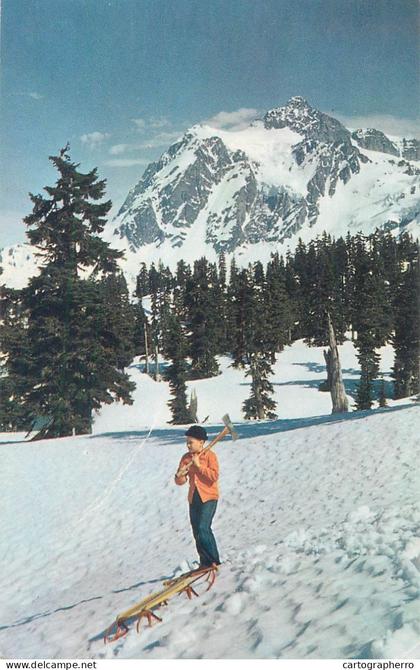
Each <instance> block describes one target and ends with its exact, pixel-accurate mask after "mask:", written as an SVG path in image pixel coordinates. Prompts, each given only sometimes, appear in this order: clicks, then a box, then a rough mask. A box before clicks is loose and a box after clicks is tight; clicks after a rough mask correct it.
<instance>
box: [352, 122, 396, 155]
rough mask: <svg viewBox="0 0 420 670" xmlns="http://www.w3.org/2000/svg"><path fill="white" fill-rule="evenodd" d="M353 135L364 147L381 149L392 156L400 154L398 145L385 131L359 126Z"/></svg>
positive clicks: (374, 149) (373, 149) (372, 149)
mask: <svg viewBox="0 0 420 670" xmlns="http://www.w3.org/2000/svg"><path fill="white" fill-rule="evenodd" d="M351 136H352V137H353V139H354V140H356V142H357V144H358V145H359V146H360V147H362V148H363V149H370V150H371V151H381V152H382V153H384V154H391V155H392V156H399V155H400V151H399V149H398V147H397V146H396V145H395V144H394V143H393V142H391V140H389V139H388V137H387V136H386V135H385V134H384V133H382V132H381V131H380V130H375V128H367V129H366V130H363V129H361V128H359V129H358V130H355V131H354V132H353V133H352V135H351Z"/></svg>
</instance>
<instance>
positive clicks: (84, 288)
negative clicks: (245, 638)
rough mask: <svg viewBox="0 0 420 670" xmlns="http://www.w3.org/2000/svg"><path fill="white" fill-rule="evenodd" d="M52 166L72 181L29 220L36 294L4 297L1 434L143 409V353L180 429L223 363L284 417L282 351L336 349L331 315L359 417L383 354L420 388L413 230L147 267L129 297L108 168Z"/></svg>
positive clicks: (266, 408) (65, 160) (61, 181)
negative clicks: (137, 377)
mask: <svg viewBox="0 0 420 670" xmlns="http://www.w3.org/2000/svg"><path fill="white" fill-rule="evenodd" d="M50 160H51V161H52V163H53V165H54V166H55V168H56V169H57V170H58V172H59V178H58V180H57V182H56V184H55V185H54V186H53V187H45V191H46V194H47V195H46V196H45V195H32V194H30V197H31V200H32V203H33V211H32V213H31V214H30V215H28V216H27V217H26V218H25V223H26V225H27V227H28V230H27V236H28V239H29V241H30V243H31V244H32V245H33V246H35V247H36V248H37V250H38V255H39V269H40V271H39V274H38V275H37V276H36V277H32V278H31V279H30V280H29V283H28V285H27V286H26V287H25V288H23V289H20V290H17V289H11V288H8V287H5V286H3V287H2V291H1V308H2V323H1V326H0V336H1V343H2V345H1V350H2V361H1V363H2V373H1V377H0V381H1V385H2V389H1V394H0V429H1V430H28V431H29V430H31V429H34V428H35V427H36V426H37V427H38V428H37V438H39V437H58V436H65V435H71V434H81V433H87V432H90V431H91V425H92V416H93V412H94V411H95V410H98V409H99V407H100V406H101V404H103V403H111V402H113V401H114V400H121V401H122V402H124V403H132V402H133V401H132V397H131V393H132V391H133V390H134V386H135V385H134V383H133V382H131V381H130V379H129V376H128V374H127V373H126V371H125V368H126V367H127V366H128V365H129V364H130V363H131V362H132V360H133V358H134V356H142V357H144V360H145V368H146V371H147V372H149V373H150V374H153V375H154V376H155V378H156V379H165V380H167V381H168V382H169V385H170V389H171V400H170V409H171V413H172V421H173V422H174V423H180V424H182V423H188V422H190V421H195V420H196V419H197V416H196V409H197V399H196V398H192V399H190V400H188V398H187V387H186V382H187V381H188V380H193V379H198V378H204V377H212V376H215V375H218V374H219V372H220V370H219V364H218V360H217V357H218V356H221V355H224V356H229V357H230V358H231V360H232V365H233V366H235V367H238V368H243V369H244V370H245V374H246V376H247V377H248V378H249V380H250V397H249V398H248V399H247V400H246V401H245V402H244V404H243V412H244V416H245V417H246V418H259V419H261V418H275V417H276V414H275V408H276V407H275V402H274V400H273V399H272V393H273V386H272V384H271V382H270V377H271V375H272V365H273V364H274V362H275V360H276V354H278V353H280V352H281V351H282V350H283V349H284V347H285V346H287V345H290V344H291V343H292V342H294V341H295V340H297V339H301V338H303V339H304V340H305V342H306V343H307V344H308V345H310V346H327V345H328V344H329V336H328V332H329V330H328V328H329V325H328V324H329V322H328V318H330V321H331V322H332V324H333V326H334V331H335V338H336V341H337V344H342V343H343V342H344V339H345V336H346V333H348V332H349V331H350V336H351V339H352V340H353V341H354V345H355V347H356V351H357V357H358V361H359V364H360V369H361V376H360V381H359V384H358V386H357V391H356V396H355V402H356V408H358V409H366V408H370V407H371V406H372V403H373V400H374V399H375V398H376V397H377V396H378V391H377V390H376V389H377V385H376V387H375V381H376V380H377V379H378V375H379V356H378V351H377V350H378V348H379V347H381V346H382V345H384V344H385V343H387V342H390V343H392V345H393V347H394V352H395V360H394V365H393V368H392V377H393V386H394V397H395V398H400V397H406V396H409V395H413V394H416V393H419V390H420V389H419V332H420V315H419V286H420V281H419V276H420V275H419V247H418V242H417V241H415V240H414V239H413V238H412V236H410V235H409V234H407V233H403V234H401V235H400V236H399V237H394V236H393V235H391V234H390V233H389V232H384V231H379V230H377V231H376V232H375V233H374V234H371V235H368V236H365V235H363V234H361V233H358V234H357V235H354V236H351V235H350V234H348V235H347V236H346V237H345V238H338V239H333V238H331V236H330V235H328V234H326V233H324V234H323V235H321V236H319V237H318V238H316V239H315V240H312V241H310V242H309V243H307V244H305V243H304V242H303V241H302V240H299V243H298V245H297V247H296V249H295V250H294V252H290V251H288V252H287V253H286V255H285V257H283V256H281V255H279V253H272V254H271V258H270V260H269V261H268V262H267V263H265V264H263V263H262V262H260V261H256V262H254V263H249V264H248V266H247V267H238V265H237V263H236V261H235V258H232V260H231V261H230V263H229V267H227V262H226V258H225V256H224V254H223V253H222V254H220V256H219V258H218V261H217V262H210V261H209V260H208V259H206V258H205V257H202V258H199V259H197V260H196V261H195V262H194V263H193V265H192V266H191V265H189V264H187V263H185V262H184V261H182V260H180V261H179V262H178V264H177V266H176V268H175V269H173V270H171V269H170V268H169V267H167V266H165V265H164V264H163V263H162V262H161V263H159V264H158V265H157V266H156V265H155V264H153V263H152V264H151V265H149V266H147V265H146V264H145V263H142V264H141V266H140V268H139V273H138V276H137V281H136V290H135V293H134V295H133V296H130V295H129V291H128V288H127V283H126V280H125V278H124V275H123V274H122V273H121V271H120V270H119V267H118V260H119V259H120V258H121V257H122V252H120V251H117V250H115V249H112V248H111V247H110V245H109V244H108V243H107V242H105V241H104V240H103V239H102V238H101V232H102V231H103V229H104V226H105V223H106V215H107V214H108V212H109V210H110V208H111V206H112V204H111V202H110V201H105V202H99V201H101V200H102V198H103V197H104V193H105V186H106V180H100V179H99V178H98V175H97V170H96V168H95V169H94V170H92V171H90V172H88V173H82V172H81V171H79V169H78V168H79V164H76V163H74V162H72V160H71V158H70V156H69V147H68V145H67V146H66V147H65V148H64V149H62V150H61V151H60V153H59V155H58V156H51V157H50ZM162 358H163V359H165V361H167V362H169V365H167V364H166V365H165V366H163V365H161V364H160V361H161V360H162ZM381 389H382V390H381ZM383 395H384V388H383V385H382V386H379V396H380V397H379V398H378V399H380V400H381V398H382V401H383V397H382V396H383Z"/></svg>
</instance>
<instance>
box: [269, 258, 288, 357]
mask: <svg viewBox="0 0 420 670" xmlns="http://www.w3.org/2000/svg"><path fill="white" fill-rule="evenodd" d="M261 302H262V303H263V304H264V305H265V312H266V313H265V316H264V318H265V331H266V341H267V344H266V348H267V350H269V351H270V352H271V360H272V362H273V363H274V361H275V356H274V354H275V352H281V351H283V349H284V346H285V345H286V344H288V343H289V342H290V337H291V331H292V329H293V325H294V321H295V312H294V310H293V307H292V304H291V301H290V300H289V296H288V293H287V288H286V268H285V265H284V261H283V259H280V258H279V255H278V253H275V254H272V258H271V261H270V262H269V263H268V264H267V271H266V286H265V291H264V292H263V295H262V296H261Z"/></svg>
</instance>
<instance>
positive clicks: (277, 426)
mask: <svg viewBox="0 0 420 670" xmlns="http://www.w3.org/2000/svg"><path fill="white" fill-rule="evenodd" d="M305 383H306V382H305ZM415 406H416V404H415V403H414V402H411V401H409V402H407V403H404V404H403V405H398V406H397V407H379V408H375V409H371V410H359V411H350V412H345V413H341V414H322V415H319V416H309V417H302V418H297V419H275V420H272V421H263V420H262V421H234V424H235V428H236V430H237V432H238V434H239V438H249V437H258V436H263V435H275V434H276V433H284V432H286V431H289V430H297V429H299V428H307V427H309V426H318V425H320V424H324V423H325V424H330V423H342V422H344V421H358V420H360V419H365V418H366V417H369V416H373V415H376V414H384V413H387V412H388V413H389V412H399V411H400V410H404V409H407V408H408V407H415ZM205 427H206V430H207V432H208V435H209V439H212V438H213V437H214V436H215V435H217V434H218V433H219V432H220V431H221V429H222V428H223V424H222V423H217V424H216V423H213V424H205ZM186 428H187V426H186V425H185V426H181V427H179V428H168V429H165V428H156V429H154V430H152V431H149V430H146V429H144V430H131V431H122V432H109V433H98V434H97V435H92V436H90V439H92V440H97V439H103V438H104V437H106V438H111V439H115V440H121V441H125V440H126V439H127V438H132V439H139V440H141V439H144V438H147V437H148V436H149V437H150V438H151V439H153V441H154V442H156V443H157V444H156V447H157V448H158V446H159V444H164V445H177V446H179V444H180V443H182V442H184V441H185V436H184V433H185V430H186ZM228 439H229V438H228Z"/></svg>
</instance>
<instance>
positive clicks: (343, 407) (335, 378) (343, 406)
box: [324, 313, 349, 414]
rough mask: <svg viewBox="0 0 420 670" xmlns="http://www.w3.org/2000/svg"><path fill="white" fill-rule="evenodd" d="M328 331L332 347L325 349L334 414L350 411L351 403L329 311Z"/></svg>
mask: <svg viewBox="0 0 420 670" xmlns="http://www.w3.org/2000/svg"><path fill="white" fill-rule="evenodd" d="M328 331H329V338H330V348H329V349H328V350H324V358H325V362H326V364H327V375H328V387H329V391H330V393H331V400H332V406H333V407H332V414H335V413H338V412H348V411H349V404H348V400H347V396H346V391H345V389H344V384H343V377H342V374H341V365H340V358H339V356H338V348H337V343H336V340H335V333H334V328H333V325H332V323H331V317H330V314H329V313H328Z"/></svg>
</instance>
